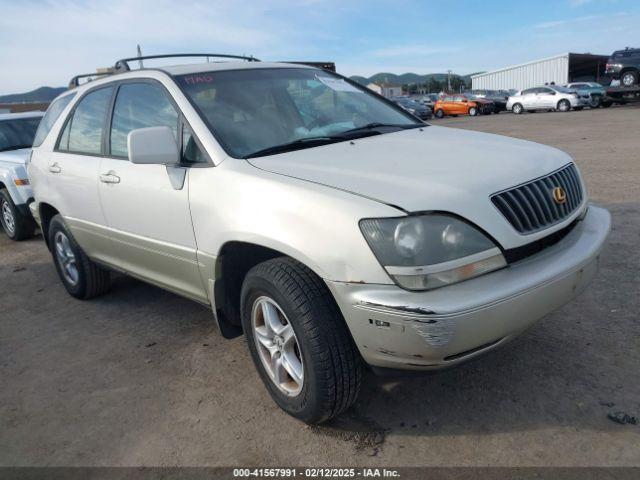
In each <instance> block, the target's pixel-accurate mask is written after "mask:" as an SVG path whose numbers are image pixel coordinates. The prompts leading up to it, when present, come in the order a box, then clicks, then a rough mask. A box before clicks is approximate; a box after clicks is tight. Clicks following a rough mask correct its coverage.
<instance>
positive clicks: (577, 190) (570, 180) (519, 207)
mask: <svg viewBox="0 0 640 480" xmlns="http://www.w3.org/2000/svg"><path fill="white" fill-rule="evenodd" d="M557 187H560V188H562V190H563V191H564V192H565V194H566V200H565V202H564V203H560V204H559V203H557V202H556V201H555V200H554V197H553V191H554V189H556V188H557ZM582 198H583V192H582V187H581V184H580V177H579V176H578V171H577V169H576V167H575V165H574V164H573V163H570V164H569V165H567V166H565V167H562V168H561V169H560V170H557V171H555V172H553V173H551V174H549V175H547V176H545V177H542V178H538V179H536V180H532V181H530V182H527V183H524V184H522V185H518V186H517V187H514V188H511V189H509V190H505V191H503V192H499V193H496V194H494V195H492V196H491V201H492V202H493V204H494V205H495V206H496V208H497V209H498V210H500V213H502V214H503V215H504V216H505V218H506V219H507V220H508V221H509V223H510V224H511V225H512V226H513V228H515V229H516V230H517V231H518V232H519V233H524V234H529V233H534V232H538V231H540V230H543V229H545V228H547V227H550V226H551V225H554V224H556V223H559V222H561V221H563V220H564V219H566V218H567V217H569V216H570V215H571V214H572V213H573V212H574V211H575V210H576V209H577V208H578V207H579V206H580V204H581V203H582Z"/></svg>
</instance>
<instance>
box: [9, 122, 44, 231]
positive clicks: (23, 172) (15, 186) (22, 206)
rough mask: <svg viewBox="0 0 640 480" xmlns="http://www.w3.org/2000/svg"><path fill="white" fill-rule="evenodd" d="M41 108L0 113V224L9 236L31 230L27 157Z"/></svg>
mask: <svg viewBox="0 0 640 480" xmlns="http://www.w3.org/2000/svg"><path fill="white" fill-rule="evenodd" d="M42 115H43V113H42V112H26V113H3V114H0V225H2V229H3V230H4V233H5V234H6V235H7V236H8V237H9V238H10V239H11V240H24V239H25V238H29V237H32V236H33V234H34V233H35V229H36V224H35V222H34V221H33V218H32V217H31V212H30V211H29V207H28V204H29V202H30V201H31V200H33V192H32V191H31V186H30V184H29V178H28V177H27V160H28V159H29V155H30V154H31V145H32V144H33V139H34V137H35V135H36V130H37V128H38V124H39V123H40V119H41V118H42Z"/></svg>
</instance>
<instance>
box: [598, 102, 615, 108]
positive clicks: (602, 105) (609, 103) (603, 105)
mask: <svg viewBox="0 0 640 480" xmlns="http://www.w3.org/2000/svg"><path fill="white" fill-rule="evenodd" d="M611 105H613V103H612V102H602V104H601V105H600V106H601V107H602V108H609V107H610V106H611Z"/></svg>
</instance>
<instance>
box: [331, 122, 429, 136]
mask: <svg viewBox="0 0 640 480" xmlns="http://www.w3.org/2000/svg"><path fill="white" fill-rule="evenodd" d="M426 126H427V124H426V123H380V122H372V123H367V124H366V125H362V126H361V127H356V128H350V129H349V130H345V131H344V132H340V136H341V137H343V136H346V137H349V136H351V135H352V134H355V133H359V132H363V131H370V130H375V129H376V128H384V127H388V128H399V129H400V130H409V129H411V128H420V127H426Z"/></svg>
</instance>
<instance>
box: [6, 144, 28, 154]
mask: <svg viewBox="0 0 640 480" xmlns="http://www.w3.org/2000/svg"><path fill="white" fill-rule="evenodd" d="M23 148H31V145H11V146H10V147H5V148H0V152H8V151H9V150H21V149H23Z"/></svg>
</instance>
